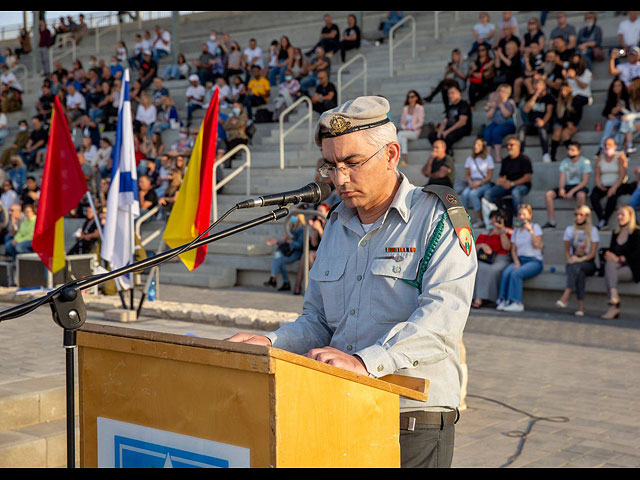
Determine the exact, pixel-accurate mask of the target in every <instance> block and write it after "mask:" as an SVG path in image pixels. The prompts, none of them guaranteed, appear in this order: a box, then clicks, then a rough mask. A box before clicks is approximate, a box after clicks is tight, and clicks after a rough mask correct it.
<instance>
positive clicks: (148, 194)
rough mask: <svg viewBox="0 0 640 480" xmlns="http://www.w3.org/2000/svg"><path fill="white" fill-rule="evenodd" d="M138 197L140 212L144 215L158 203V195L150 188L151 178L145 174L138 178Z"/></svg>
mask: <svg viewBox="0 0 640 480" xmlns="http://www.w3.org/2000/svg"><path fill="white" fill-rule="evenodd" d="M138 198H139V199H140V214H141V215H144V214H145V213H147V212H148V211H149V210H151V209H152V208H153V207H155V206H156V205H158V195H157V194H156V191H155V190H154V189H153V188H151V180H150V179H149V177H147V176H146V175H142V176H140V178H139V179H138Z"/></svg>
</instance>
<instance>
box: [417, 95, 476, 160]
mask: <svg viewBox="0 0 640 480" xmlns="http://www.w3.org/2000/svg"><path fill="white" fill-rule="evenodd" d="M447 94H448V96H449V105H448V107H447V108H446V109H445V117H444V118H443V119H442V121H441V122H440V127H439V129H438V131H437V132H436V131H433V132H431V134H430V135H429V137H428V138H429V141H430V142H431V144H432V145H433V143H434V142H435V140H437V139H442V140H444V141H445V142H446V144H447V152H448V153H451V152H452V151H453V144H454V143H455V142H457V141H458V140H460V139H461V138H462V137H465V136H467V135H470V134H471V127H472V125H471V124H472V113H471V108H470V106H469V104H468V103H467V102H466V101H464V100H462V95H461V94H460V89H459V88H458V87H457V86H453V85H452V86H450V87H449V90H448V91H447Z"/></svg>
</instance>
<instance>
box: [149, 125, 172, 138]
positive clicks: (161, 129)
mask: <svg viewBox="0 0 640 480" xmlns="http://www.w3.org/2000/svg"><path fill="white" fill-rule="evenodd" d="M170 128H171V123H169V122H156V123H154V124H153V128H152V129H151V130H149V136H151V135H153V134H154V133H162V132H164V131H165V130H169V129H170Z"/></svg>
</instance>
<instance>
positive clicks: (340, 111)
mask: <svg viewBox="0 0 640 480" xmlns="http://www.w3.org/2000/svg"><path fill="white" fill-rule="evenodd" d="M388 113H389V102H388V101H387V99H386V98H383V97H376V96H368V97H358V98H355V99H353V100H349V101H348V102H345V103H343V104H342V105H339V106H337V107H336V108H333V109H331V110H327V111H326V112H324V113H323V114H322V115H320V118H319V119H318V123H317V124H316V131H315V135H314V138H315V141H316V145H318V147H321V146H322V139H323V138H331V137H339V136H340V135H346V134H347V133H353V132H358V131H360V130H366V129H367V128H373V127H378V126H380V125H384V124H385V123H389V122H390V121H391V120H389V117H388V115H387V114H388Z"/></svg>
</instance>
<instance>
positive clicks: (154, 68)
mask: <svg viewBox="0 0 640 480" xmlns="http://www.w3.org/2000/svg"><path fill="white" fill-rule="evenodd" d="M157 73H158V65H157V64H156V62H154V61H153V59H152V58H151V51H150V50H145V51H144V54H143V56H142V62H140V83H141V84H142V90H146V89H147V87H148V86H149V85H151V82H153V79H154V78H155V77H156V75H157Z"/></svg>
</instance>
